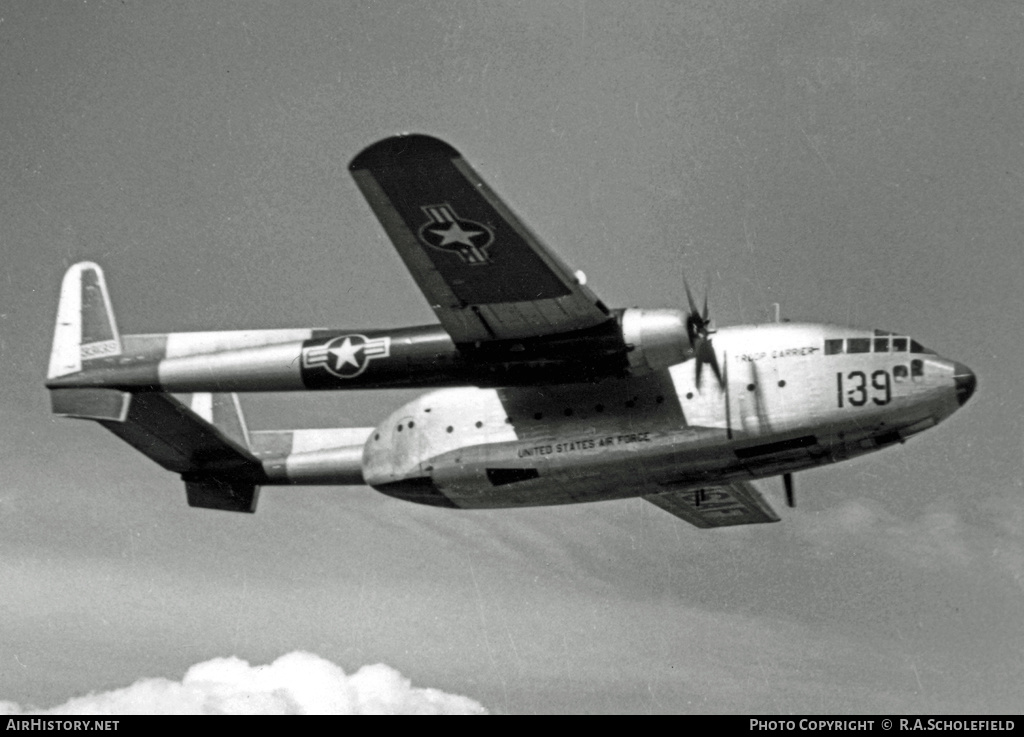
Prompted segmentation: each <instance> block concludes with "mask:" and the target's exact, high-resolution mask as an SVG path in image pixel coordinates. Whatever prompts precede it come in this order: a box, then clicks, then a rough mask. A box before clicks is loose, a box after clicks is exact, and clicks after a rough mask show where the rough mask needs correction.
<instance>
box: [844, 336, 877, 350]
mask: <svg viewBox="0 0 1024 737" xmlns="http://www.w3.org/2000/svg"><path fill="white" fill-rule="evenodd" d="M846 352H847V353H870V352H871V338H850V339H849V340H848V341H846Z"/></svg>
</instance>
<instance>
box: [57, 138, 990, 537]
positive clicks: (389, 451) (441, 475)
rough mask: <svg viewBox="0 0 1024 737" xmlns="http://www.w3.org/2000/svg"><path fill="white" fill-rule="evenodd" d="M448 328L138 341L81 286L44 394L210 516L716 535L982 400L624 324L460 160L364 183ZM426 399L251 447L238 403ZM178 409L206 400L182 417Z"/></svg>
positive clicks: (914, 372)
mask: <svg viewBox="0 0 1024 737" xmlns="http://www.w3.org/2000/svg"><path fill="white" fill-rule="evenodd" d="M349 168H350V170H351V172H352V176H353V177H354V178H355V182H356V184H357V185H358V187H359V189H360V190H361V191H362V193H363V194H364V195H365V197H366V199H367V201H368V202H369V204H370V207H371V208H372V209H373V211H374V213H375V214H376V215H377V218H378V219H379V220H380V222H381V225H382V226H383V227H384V230H385V231H386V232H387V234H388V236H389V237H390V238H391V241H392V242H393V243H394V245H395V248H396V249H397V250H398V253H399V255H400V256H401V257H402V259H403V260H404V261H405V264H406V266H407V267H408V268H409V270H410V271H411V272H412V275H413V277H414V279H415V280H416V283H417V285H418V286H419V287H420V289H421V290H422V291H423V294H424V295H425V296H426V298H427V300H428V301H429V303H430V306H431V307H432V308H433V310H434V312H435V314H436V315H437V317H438V319H439V320H440V324H439V325H427V326H420V327H404V328H397V329H390V330H388V329H366V330H349V329H316V328H313V329H295V330H245V331H231V332H199V333H170V334H142V335H122V334H121V333H120V332H119V330H118V327H117V324H116V322H115V320H114V313H113V310H112V308H111V302H110V296H109V294H108V292H107V286H106V282H105V280H104V276H103V272H102V270H101V269H100V267H99V266H97V265H96V264H93V263H80V264H76V265H74V266H72V267H71V268H70V269H69V270H68V272H67V274H66V276H65V277H64V282H63V286H62V288H61V297H60V305H59V308H58V313H57V326H56V332H55V336H54V343H53V351H52V354H51V357H50V365H49V372H48V377H47V382H46V386H47V387H48V388H49V390H50V394H51V398H52V405H53V411H54V412H55V413H57V414H59V415H65V416H68V417H78V418H85V419H90V420H95V421H97V422H99V423H100V424H101V425H103V426H104V427H106V428H107V429H108V430H110V431H111V432H113V433H114V434H115V435H117V436H118V437H120V438H121V439H122V440H125V441H126V442H128V443H129V444H131V445H132V446H134V447H135V448H136V449H138V450H140V451H141V452H143V453H144V454H146V455H147V456H149V457H150V458H152V459H153V460H155V461H156V462H157V463H159V464H160V465H161V466H163V467H164V468H166V469H168V470H170V471H173V472H175V473H178V474H181V477H182V479H183V480H184V481H185V487H186V491H187V498H188V503H189V504H190V505H192V506H195V507H206V508H211V509H223V510H231V511H240V512H253V511H255V509H256V501H257V493H258V490H259V488H260V487H261V486H265V485H286V484H300V485H301V484H331V485H346V484H348V485H351V484H368V485H370V486H372V487H373V488H375V489H377V490H378V491H381V492H383V493H385V494H388V495H391V496H395V497H398V498H401V499H406V500H409V501H413V502H419V503H423V504H431V505H436V506H442V507H455V508H460V509H479V508H495V507H523V506H534V505H548V504H568V503H572V502H590V501H598V500H603V499H621V498H626V497H637V496H639V497H641V498H643V499H646V500H647V501H649V502H651V503H653V504H655V505H657V506H659V507H661V508H662V509H665V510H667V511H668V512H671V513H672V514H674V515H676V516H678V517H680V518H682V519H684V520H686V521H687V522H690V523H691V524H694V525H696V526H697V527H721V526H726V525H739V524H751V523H758V522H774V521H777V520H778V519H779V518H778V516H777V515H776V513H775V512H774V511H773V510H772V508H771V507H770V506H769V505H768V503H767V502H766V501H765V499H764V498H763V497H762V495H761V494H760V493H759V492H758V490H757V489H756V488H755V487H754V485H753V484H752V483H751V481H752V480H753V479H757V478H764V477H768V476H775V475H782V476H783V480H784V485H785V490H786V497H787V502H788V503H789V504H790V505H791V506H792V504H793V473H794V472H797V471H800V470H802V469H806V468H811V467H813V466H818V465H822V464H826V463H835V462H837V461H841V460H845V459H847V458H852V457H854V456H858V455H861V454H863V453H869V452H871V451H874V450H878V449H880V448H885V447H887V446H890V445H893V444H895V443H901V442H903V441H905V440H906V439H907V438H909V437H910V436H912V435H915V434H917V433H919V432H921V431H923V430H926V429H928V428H930V427H932V426H934V425H935V424H936V423H938V422H940V421H941V420H943V419H945V418H946V417H948V416H949V415H950V414H952V413H953V412H954V411H956V410H957V408H959V407H960V406H962V405H963V404H964V403H965V402H966V401H967V400H968V399H969V398H970V396H971V394H972V393H973V392H974V389H975V385H976V379H975V376H974V374H973V373H972V372H971V371H970V369H968V368H967V367H966V366H965V365H963V364H961V363H957V362H954V361H951V360H948V359H945V358H942V357H940V356H938V355H937V354H936V353H934V352H933V351H930V350H928V349H927V348H924V347H923V346H921V344H920V343H918V342H917V341H915V340H913V339H912V338H910V337H909V336H907V335H901V334H899V333H890V332H885V331H881V330H858V329H853V328H846V327H839V326H834V325H820V324H810V323H804V324H796V323H779V322H776V323H770V324H765V325H742V326H736V327H723V328H721V329H719V330H718V331H714V330H712V327H711V322H710V318H709V311H708V305H707V300H706V299H705V301H704V304H703V307H702V308H698V307H697V304H696V302H695V300H694V298H693V296H692V294H691V293H690V290H689V288H686V287H685V285H684V289H685V292H686V295H687V303H688V304H687V309H685V310H678V309H609V308H608V307H606V306H605V304H604V303H603V302H602V301H601V300H600V299H599V298H598V297H597V296H596V295H595V294H594V293H593V292H592V291H591V289H590V288H589V287H588V286H587V284H586V278H585V277H584V275H583V273H582V272H579V271H574V270H572V269H570V268H569V267H568V266H566V265H565V264H564V263H563V262H562V261H561V260H560V259H559V258H558V257H557V256H556V255H555V254H554V252H553V251H551V250H550V249H549V248H548V247H547V246H546V245H545V244H544V243H543V242H542V241H541V240H540V239H539V238H538V237H537V236H536V235H534V233H533V232H532V231H531V230H530V229H529V228H527V227H526V226H525V225H524V224H523V223H522V221H520V220H519V218H518V217H516V215H515V214H514V213H513V212H512V211H511V210H510V209H509V208H508V207H507V206H506V205H505V203H504V202H502V200H501V199H500V198H499V197H498V196H497V195H496V194H495V193H494V192H493V191H492V190H491V189H490V188H489V187H488V186H487V185H486V184H485V183H484V181H483V180H482V179H481V178H480V176H479V175H478V174H477V173H476V172H475V171H474V170H473V169H472V168H471V167H470V166H469V164H468V163H467V162H466V160H465V159H464V158H463V157H462V155H461V154H460V153H459V152H458V151H456V150H455V149H454V148H452V147H451V146H449V145H448V144H447V143H444V142H442V141H439V140H437V139H436V138H431V137H429V136H424V135H400V136H394V137H391V138H387V139H385V140H382V141H379V142H378V143H375V144H373V145H372V146H370V147H369V148H367V149H366V150H364V151H363V152H362V153H360V154H359V155H358V156H356V158H355V159H354V160H353V161H352V162H351V164H350V166H349ZM391 387H406V388H408V387H424V388H433V391H431V392H429V393H427V394H424V395H423V396H421V397H420V398H419V399H416V400H414V401H412V402H409V403H408V404H406V405H404V406H403V407H401V408H399V409H397V410H395V411H394V412H392V413H391V414H390V415H389V416H388V417H387V418H386V419H385V420H384V421H383V422H381V423H380V424H379V425H377V426H376V427H346V428H337V429H298V430H260V431H249V430H248V429H247V428H246V425H245V422H244V419H243V417H242V413H241V409H240V406H239V403H238V398H237V396H236V395H235V394H234V392H255V391H282V390H328V389H374V388H377V389H379V388H391ZM171 392H176V393H183V394H188V393H191V397H190V398H187V399H186V400H181V399H178V398H176V397H175V396H173V395H172V394H171Z"/></svg>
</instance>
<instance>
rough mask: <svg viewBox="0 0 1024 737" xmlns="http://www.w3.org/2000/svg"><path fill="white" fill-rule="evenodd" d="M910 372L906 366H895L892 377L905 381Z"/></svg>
mask: <svg viewBox="0 0 1024 737" xmlns="http://www.w3.org/2000/svg"><path fill="white" fill-rule="evenodd" d="M909 374H910V372H909V371H907V367H906V366H893V369H892V377H893V378H894V379H896V381H903V380H904V379H906V378H907V376H908V375H909Z"/></svg>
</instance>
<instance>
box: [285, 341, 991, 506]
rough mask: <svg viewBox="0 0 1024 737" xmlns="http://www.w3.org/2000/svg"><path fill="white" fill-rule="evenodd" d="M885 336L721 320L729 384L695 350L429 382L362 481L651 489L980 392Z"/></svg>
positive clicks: (518, 500)
mask: <svg viewBox="0 0 1024 737" xmlns="http://www.w3.org/2000/svg"><path fill="white" fill-rule="evenodd" d="M877 332H878V331H875V332H872V331H864V330H853V329H848V328H842V327H837V326H829V325H815V324H770V325H755V326H738V327H729V328H723V329H721V330H720V331H719V332H718V333H717V334H716V337H715V341H716V346H717V347H718V350H719V351H720V352H721V354H722V357H721V362H722V364H723V367H724V374H725V377H724V378H725V385H724V386H720V385H719V384H718V383H717V382H716V381H714V380H710V381H709V380H707V378H706V377H705V380H704V382H703V385H702V386H701V387H700V388H698V387H697V386H696V378H695V373H694V371H693V364H692V362H690V361H687V362H683V363H680V364H677V365H674V366H672V367H669V368H667V369H663V370H657V371H651V372H648V373H646V374H642V375H633V376H624V377H608V378H605V379H602V380H599V381H596V382H592V383H585V384H562V385H557V386H544V387H528V386H523V387H504V388H479V387H461V388H451V389H442V390H438V391H433V392H430V393H428V394H425V395H424V396H422V397H420V398H418V399H416V400H414V401H412V402H409V403H408V404H406V405H404V406H403V407H401V408H399V409H398V410H396V411H394V412H393V413H391V414H390V415H389V416H388V417H387V418H386V419H385V420H384V421H383V422H381V423H380V424H379V425H378V426H377V427H376V428H375V429H374V430H373V432H372V433H371V434H370V435H369V436H368V438H367V439H366V442H365V444H364V446H363V449H362V456H361V459H360V463H361V468H362V473H363V477H364V479H365V481H366V483H368V484H369V485H371V486H373V487H374V488H376V489H378V490H380V491H382V492H384V493H387V494H390V495H393V496H396V497H400V498H403V499H407V500H409V501H415V502H421V503H426V504H435V505H440V506H451V507H461V508H486V507H515V506H532V505H539V504H564V503H571V502H584V501H595V500H599V499H614V498H622V497H630V496H637V495H641V494H656V493H663V492H666V491H670V490H681V489H687V488H698V487H701V486H705V485H708V484H709V483H718V482H728V481H731V480H736V479H753V478H761V477H766V476H773V475H777V474H781V473H790V472H794V471H799V470H802V469H806V468H810V467H813V466H817V465H821V464H826V463H833V462H836V461H840V460H845V459H847V458H852V457H854V456H857V455H860V454H863V453H868V452H871V451H874V450H878V449H880V448H884V447H886V446H889V445H892V444H894V443H898V442H902V441H904V440H905V439H906V438H908V437H910V436H911V435H914V434H916V433H918V432H920V431H922V430H925V429H927V428H929V427H932V426H933V425H935V424H936V423H938V422H939V421H941V420H942V419H944V418H945V417H947V416H948V415H950V414H952V413H953V412H954V411H955V410H956V409H957V408H958V407H959V406H960V404H961V403H962V402H963V401H966V398H967V396H969V394H970V391H969V390H967V389H966V388H965V386H964V384H965V381H966V379H964V378H963V377H964V376H966V375H967V374H969V372H966V373H965V371H966V369H965V367H961V366H960V365H959V364H956V363H955V362H953V361H949V360H947V359H943V358H941V357H939V356H938V355H936V354H934V353H932V352H930V351H926V350H925V349H923V348H919V347H917V346H916V343H913V342H912V341H910V340H909V339H908V338H900V337H897V336H890V335H878V334H876V333H877ZM826 346H829V347H830V348H829V349H830V350H832V351H834V352H831V353H826V350H827V349H826ZM911 346H915V347H917V348H919V350H920V352H911ZM865 348H866V350H864V349H865ZM894 348H897V350H894ZM851 350H853V351H855V352H850V351H851ZM958 375H960V377H961V378H959V379H958V378H957V377H958ZM970 381H971V382H973V375H971V378H970ZM971 388H973V383H972V384H971ZM323 453H324V456H323V463H322V464H318V463H317V462H316V460H315V456H316V454H315V453H313V454H312V455H309V456H307V458H306V461H307V462H306V463H305V465H304V466H303V468H304V471H303V472H302V473H300V474H297V476H301V477H302V478H296V479H295V480H294V481H293V483H310V479H311V478H315V477H316V476H317V475H321V476H322V477H323V478H325V479H329V478H331V471H330V465H331V460H330V458H329V451H324V452H323ZM310 469H314V472H313V473H312V474H311V473H310Z"/></svg>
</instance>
